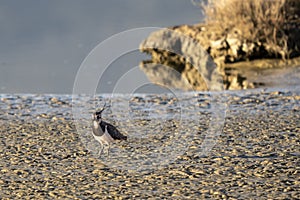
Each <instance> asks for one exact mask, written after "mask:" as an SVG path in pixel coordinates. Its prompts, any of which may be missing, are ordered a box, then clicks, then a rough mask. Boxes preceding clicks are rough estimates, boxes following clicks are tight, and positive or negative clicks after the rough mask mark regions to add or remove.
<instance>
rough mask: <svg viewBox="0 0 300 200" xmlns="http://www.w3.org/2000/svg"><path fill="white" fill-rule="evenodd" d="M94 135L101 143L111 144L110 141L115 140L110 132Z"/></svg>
mask: <svg viewBox="0 0 300 200" xmlns="http://www.w3.org/2000/svg"><path fill="white" fill-rule="evenodd" d="M94 137H95V139H96V140H97V141H98V142H100V143H106V144H109V143H112V142H113V141H114V139H113V138H112V137H111V136H110V135H109V134H108V133H104V134H103V135H101V136H94Z"/></svg>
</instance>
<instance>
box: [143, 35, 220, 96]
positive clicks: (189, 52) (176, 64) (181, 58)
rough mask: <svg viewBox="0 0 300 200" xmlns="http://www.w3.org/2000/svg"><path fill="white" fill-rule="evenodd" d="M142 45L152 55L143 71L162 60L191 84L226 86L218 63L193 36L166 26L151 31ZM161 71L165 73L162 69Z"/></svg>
mask: <svg viewBox="0 0 300 200" xmlns="http://www.w3.org/2000/svg"><path fill="white" fill-rule="evenodd" d="M140 49H141V51H143V52H147V53H150V54H151V55H152V61H150V62H147V61H146V62H144V63H142V64H141V68H142V69H143V71H148V72H149V71H153V69H156V70H157V69H158V68H157V67H153V66H154V65H153V64H163V65H165V66H169V67H172V68H173V69H174V70H176V71H177V72H178V73H180V74H181V76H182V77H181V79H182V80H184V81H187V82H188V83H189V85H190V86H189V87H188V88H192V89H194V90H223V83H222V81H223V79H222V75H221V74H220V72H219V69H218V68H217V66H216V64H215V63H214V62H213V60H212V59H211V57H210V56H209V54H208V53H207V52H206V50H205V49H203V48H202V46H201V45H200V43H199V42H198V41H196V40H195V39H193V38H191V37H188V36H186V35H184V34H182V33H179V32H175V31H173V30H170V29H163V30H160V31H157V32H154V33H152V34H151V35H150V36H149V37H148V38H147V39H146V40H144V41H143V42H142V43H141V45H140ZM149 63H150V64H151V65H149ZM167 71H168V70H167ZM167 71H166V70H164V72H167ZM152 74H153V72H152ZM160 75H161V76H164V75H163V73H160ZM150 76H151V75H150ZM151 77H152V78H151V79H152V80H153V76H151ZM158 78H159V77H158ZM189 90H190V89H189Z"/></svg>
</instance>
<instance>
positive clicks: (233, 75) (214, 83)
mask: <svg viewBox="0 0 300 200" xmlns="http://www.w3.org/2000/svg"><path fill="white" fill-rule="evenodd" d="M208 30H210V32H208ZM293 30H294V31H296V30H298V28H295V29H293ZM299 35H300V31H299ZM294 43H295V44H296V43H297V45H299V46H300V44H298V43H300V41H297V40H296V41H295V42H294ZM267 49H268V47H267V46H266V45H265V44H263V43H251V42H247V41H245V40H242V36H241V35H240V33H239V31H238V30H232V31H228V34H227V35H225V36H222V37H220V36H217V35H215V34H214V32H213V31H211V28H209V27H207V26H206V25H200V24H199V25H193V26H188V25H182V26H176V27H172V28H170V29H163V30H160V31H157V32H154V33H152V34H150V35H149V37H148V38H146V39H145V40H144V41H143V42H142V43H141V45H140V50H141V51H142V52H146V53H149V54H151V55H152V60H151V61H145V62H143V63H141V65H140V67H141V69H142V70H143V71H144V72H145V73H146V75H147V76H148V77H149V79H150V80H152V81H153V82H155V83H159V84H161V85H164V86H168V87H175V88H178V89H182V90H222V89H229V90H236V89H249V88H255V87H257V86H262V85H263V83H261V82H259V81H258V82H249V81H248V80H247V79H248V78H247V77H246V76H245V74H243V73H240V70H239V68H241V67H244V66H247V65H248V66H250V68H253V67H259V68H261V67H270V66H271V67H274V66H277V65H278V63H279V64H280V63H281V64H283V65H287V61H282V60H273V61H270V60H266V58H270V57H272V55H270V54H269V53H268V50H267ZM298 51H299V50H297V49H296V50H295V51H294V52H293V55H294V56H295V55H296V56H298V55H299V53H300V52H298ZM273 56H274V55H273ZM252 59H260V61H258V62H257V61H255V62H253V63H252V61H251V62H249V60H252ZM297 60H298V59H296V63H297V65H299V63H300V62H299V60H298V61H297ZM241 61H242V62H241ZM288 61H289V62H290V60H288ZM233 63H240V64H239V65H236V66H235V65H234V64H233ZM290 63H291V62H290ZM155 64H158V66H155ZM161 64H162V65H164V66H165V67H164V68H163V69H159V65H161ZM294 64H295V63H294ZM252 65H255V66H252ZM166 66H169V67H170V68H172V69H173V70H176V71H177V72H178V73H180V74H181V76H179V75H176V77H177V78H176V79H173V78H174V75H168V74H169V72H170V70H169V69H168V68H167V67H166ZM158 70H159V71H158ZM248 75H249V73H248ZM162 77H163V78H162ZM168 79H173V80H168ZM175 80H176V81H177V83H175V82H176V81H175ZM178 81H179V82H180V83H179V82H178ZM187 82H188V84H187Z"/></svg>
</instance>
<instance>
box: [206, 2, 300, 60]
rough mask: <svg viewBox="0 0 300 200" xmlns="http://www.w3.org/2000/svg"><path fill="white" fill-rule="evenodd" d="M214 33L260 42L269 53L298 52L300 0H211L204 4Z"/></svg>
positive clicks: (293, 54)
mask: <svg viewBox="0 0 300 200" xmlns="http://www.w3.org/2000/svg"><path fill="white" fill-rule="evenodd" d="M201 6H202V8H203V10H204V13H205V15H206V19H205V23H206V24H207V25H208V27H209V29H210V30H212V31H213V34H214V35H210V37H212V38H211V39H217V38H218V37H219V38H221V37H222V36H226V35H228V34H233V35H235V37H237V38H239V39H241V40H243V41H244V42H246V43H257V44H258V45H259V46H260V44H263V45H262V46H261V48H264V50H265V51H266V53H268V54H269V55H270V57H278V56H281V57H282V58H287V57H289V56H291V57H294V56H297V55H299V48H300V46H299V43H300V42H299V33H300V32H299V25H300V18H299V16H300V1H299V0H208V3H207V4H202V5H201Z"/></svg>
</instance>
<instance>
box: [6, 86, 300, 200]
mask: <svg viewBox="0 0 300 200" xmlns="http://www.w3.org/2000/svg"><path fill="white" fill-rule="evenodd" d="M209 97H210V95H209V93H205V94H202V93H193V94H189V95H187V96H186V97H185V98H183V99H182V100H180V101H183V103H182V104H180V106H179V105H177V103H178V101H179V100H178V99H177V100H176V97H172V98H171V97H164V96H163V94H161V95H147V94H144V95H140V96H139V95H137V96H135V97H130V98H129V100H130V102H131V104H130V105H131V109H132V110H133V111H132V112H131V115H130V116H131V118H126V116H123V115H122V114H120V116H115V113H116V112H107V113H106V116H105V118H106V120H107V121H109V122H111V123H115V124H117V125H118V127H120V128H121V130H122V131H125V132H126V135H128V137H129V140H128V141H127V142H121V143H116V144H114V145H113V146H112V153H111V156H112V157H111V158H110V160H107V159H106V158H98V157H97V156H96V154H95V152H96V151H94V150H92V149H91V148H88V147H87V144H85V142H86V141H85V140H83V139H82V136H81V135H80V134H79V133H78V131H77V129H76V125H75V124H76V123H75V122H74V117H73V114H72V96H71V95H25V94H23V95H22V94H19V95H17V94H14V95H4V94H2V95H0V98H1V101H0V108H1V112H0V127H1V128H0V149H1V151H0V199H254V198H258V199H298V198H299V197H300V178H299V177H300V175H299V173H300V90H295V91H288V90H272V91H268V90H264V89H257V90H247V91H239V92H224V93H222V94H220V95H219V98H226V102H225V103H226V113H225V114H224V116H223V115H222V117H223V118H224V119H223V121H222V120H221V121H220V123H221V122H222V124H220V126H221V132H220V133H219V134H218V135H214V138H213V139H214V143H213V144H214V145H213V146H211V149H209V150H208V151H207V152H205V154H203V153H202V154H201V153H199V152H200V151H201V148H202V146H201V144H203V141H204V139H205V136H204V135H203V134H205V131H206V130H208V129H209V126H211V122H213V121H214V115H213V114H212V113H213V112H214V110H212V107H211V105H212V100H211V99H210V98H209ZM108 100H110V101H112V102H117V101H120V98H118V99H117V98H116V99H108V97H103V96H102V97H101V96H100V97H99V98H98V100H97V101H98V102H100V104H101V103H103V102H105V101H108ZM176 102H177V103H176ZM147 103H148V104H147ZM179 103H180V102H179ZM146 104H147V105H146ZM175 104H176V106H174V105H175ZM101 105H103V104H101ZM120 105H122V104H120ZM155 106H157V107H155ZM159 106H163V107H164V108H166V106H167V108H168V109H165V111H164V112H162V114H160V113H159V112H158V113H157V112H156V110H157V109H158V110H159V108H160V107H159ZM178 106H179V108H182V107H184V108H191V109H188V111H189V112H187V113H185V114H186V115H184V114H182V112H181V114H179V115H180V118H181V121H180V120H175V121H173V122H172V123H173V125H167V124H165V125H164V126H163V127H161V128H160V129H159V134H155V132H156V131H154V130H155V127H157V126H161V124H162V123H161V118H160V117H164V118H165V119H166V120H171V121H172V120H173V118H172V116H175V115H177V114H178V113H179V112H178V110H177V109H176V108H178ZM194 107H196V109H193V108H194ZM151 108H156V109H152V110H151ZM119 109H120V110H122V106H120V107H119ZM87 112H89V113H92V110H88V111H87ZM117 113H121V112H117ZM145 113H146V114H145ZM149 113H150V114H149ZM151 113H152V114H151ZM165 114H166V115H165ZM190 114H194V115H195V116H197V118H193V117H192V118H191V117H190V116H189V115H190ZM114 117H115V118H114ZM88 119H89V118H87V120H88ZM128 122H130V123H128ZM180 123H181V125H180ZM174 124H175V125H174ZM178 124H179V125H178ZM132 126H134V128H133V127H132ZM153 126H155V127H153ZM180 127H181V129H183V132H184V133H186V135H185V134H182V132H181V131H178V129H180ZM191 127H193V128H191ZM86 130H87V131H86V134H87V135H91V133H90V132H89V130H90V129H89V128H88V127H87V129H86ZM126 130H127V131H126ZM189 131H190V132H189ZM176 132H178V133H180V134H181V135H180V136H178V137H177V136H176ZM188 133H192V134H188ZM143 134H144V135H143ZM191 135H192V136H191ZM91 138H92V137H91ZM139 138H142V139H139ZM179 139H180V140H179ZM91 140H92V139H91ZM161 141H165V142H163V143H162V144H161V143H160V142H161ZM169 143H170V144H169ZM164 145H165V146H166V148H165V149H168V148H167V146H168V145H170V146H171V147H172V148H173V149H174V151H176V149H179V150H180V151H178V152H179V153H177V154H175V156H174V155H173V154H172V156H173V157H174V158H173V157H172V159H170V160H168V159H169V158H168V156H167V155H168V154H169V152H172V151H171V150H172V149H171V150H170V151H167V155H164V153H166V151H164V150H163V151H161V150H160V148H159V147H160V146H164ZM181 145H183V147H182V146H181ZM95 146H96V147H95V148H96V149H97V144H95ZM156 150H157V151H156ZM202 150H203V149H202ZM120 152H121V153H120ZM122 152H123V153H122ZM155 152H156V153H155ZM176 152H177V151H176ZM202 152H203V151H202ZM142 155H146V158H144V157H143V158H142V159H139V158H138V156H142ZM153 155H154V156H153ZM159 155H164V156H161V157H160V156H159ZM147 158H149V162H141V167H145V168H149V170H144V171H141V170H135V169H130V168H126V167H122V166H126V163H130V162H133V161H134V160H136V163H137V164H138V163H139V161H140V160H144V159H147ZM150 158H151V159H150ZM159 159H161V160H159ZM157 160H159V162H163V161H164V160H165V161H168V162H165V163H164V165H163V166H160V167H159V166H157V167H154V168H151V166H152V164H151V163H152V162H153V163H154V162H156V161H157ZM133 163H134V162H133ZM136 163H134V164H135V165H136ZM146 163H147V165H146ZM129 166H130V165H129ZM150 168H151V169H150Z"/></svg>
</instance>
